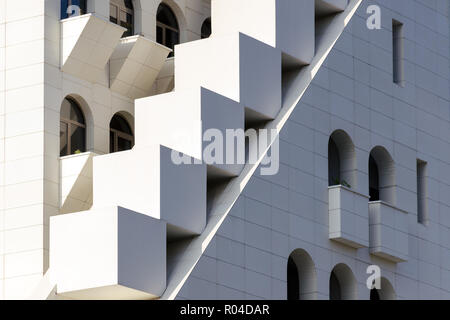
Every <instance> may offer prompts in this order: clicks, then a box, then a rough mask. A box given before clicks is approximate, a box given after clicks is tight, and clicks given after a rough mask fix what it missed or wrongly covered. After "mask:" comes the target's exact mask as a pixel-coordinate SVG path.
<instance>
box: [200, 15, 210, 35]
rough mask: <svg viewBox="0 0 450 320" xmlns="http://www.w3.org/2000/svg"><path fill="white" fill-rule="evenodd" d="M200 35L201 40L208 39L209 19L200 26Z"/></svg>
mask: <svg viewBox="0 0 450 320" xmlns="http://www.w3.org/2000/svg"><path fill="white" fill-rule="evenodd" d="M201 31H202V34H201V37H202V39H206V38H209V36H210V35H211V32H212V30H211V18H208V19H206V20H205V21H204V22H203V24H202V30H201Z"/></svg>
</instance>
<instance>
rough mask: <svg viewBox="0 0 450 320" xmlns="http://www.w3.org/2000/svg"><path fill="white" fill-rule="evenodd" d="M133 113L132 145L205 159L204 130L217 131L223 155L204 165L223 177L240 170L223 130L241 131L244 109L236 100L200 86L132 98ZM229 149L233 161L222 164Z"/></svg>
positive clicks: (240, 165) (206, 142)
mask: <svg viewBox="0 0 450 320" xmlns="http://www.w3.org/2000/svg"><path fill="white" fill-rule="evenodd" d="M135 114H136V123H135V132H136V146H148V145H152V144H162V145H165V146H168V147H170V148H172V149H174V150H177V151H180V152H183V153H185V154H187V155H189V156H191V157H194V158H197V159H200V160H205V159H204V157H203V156H204V150H205V147H206V146H207V145H209V144H210V143H211V141H205V139H204V138H206V135H208V133H211V134H220V135H221V137H219V138H223V140H222V142H223V145H222V146H223V150H221V151H222V154H223V157H220V158H221V159H218V160H219V161H218V162H217V163H214V164H212V163H209V162H207V164H209V165H211V166H214V167H215V168H217V169H218V170H220V171H221V174H223V175H225V176H236V175H238V174H239V173H240V172H241V170H242V168H243V166H244V163H243V162H242V163H239V162H238V159H237V156H236V155H237V152H238V150H236V148H232V149H227V148H226V146H227V145H226V143H227V141H226V140H227V139H226V135H227V130H232V131H235V130H236V129H238V130H241V131H242V132H243V130H244V109H243V107H242V106H241V105H240V104H239V103H237V102H235V101H233V100H231V99H228V98H226V97H224V96H221V95H219V94H216V93H214V92H211V91H209V90H207V89H204V88H197V89H192V90H184V91H181V90H177V91H176V92H171V93H167V94H162V95H157V96H152V97H148V98H143V99H139V100H136V111H135ZM210 129H212V130H210ZM208 130H210V131H209V132H208ZM211 140H214V139H211ZM216 142H217V141H216ZM228 142H231V141H228ZM235 146H237V144H235ZM229 151H233V152H234V157H233V158H234V159H235V160H236V161H231V162H232V163H231V164H226V157H227V152H229ZM229 156H231V155H229ZM217 158H219V157H217ZM220 160H222V161H220ZM219 174H220V173H219Z"/></svg>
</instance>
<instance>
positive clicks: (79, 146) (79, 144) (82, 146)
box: [70, 124, 86, 154]
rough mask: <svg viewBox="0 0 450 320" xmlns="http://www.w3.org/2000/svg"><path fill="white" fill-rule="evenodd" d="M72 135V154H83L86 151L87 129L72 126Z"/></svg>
mask: <svg viewBox="0 0 450 320" xmlns="http://www.w3.org/2000/svg"><path fill="white" fill-rule="evenodd" d="M70 128H71V131H72V132H71V133H72V136H71V137H70V143H71V150H70V153H71V154H77V153H82V152H85V151H86V129H85V128H82V127H79V126H77V125H75V124H71V127H70Z"/></svg>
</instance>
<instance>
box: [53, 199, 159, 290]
mask: <svg viewBox="0 0 450 320" xmlns="http://www.w3.org/2000/svg"><path fill="white" fill-rule="evenodd" d="M50 239H51V240H50V252H51V255H50V268H51V269H52V273H51V277H52V282H53V283H55V284H56V288H57V293H58V294H60V295H62V296H67V297H69V298H76V299H143V298H147V299H148V298H156V297H158V296H160V295H161V294H162V293H163V291H164V289H165V284H166V246H165V239H166V226H165V223H164V222H162V221H158V220H155V219H153V218H151V217H148V216H146V215H143V214H139V213H136V212H133V211H130V210H127V209H124V208H120V207H108V208H102V209H96V210H93V211H86V212H79V213H72V214H67V215H61V216H58V217H52V218H51V235H50Z"/></svg>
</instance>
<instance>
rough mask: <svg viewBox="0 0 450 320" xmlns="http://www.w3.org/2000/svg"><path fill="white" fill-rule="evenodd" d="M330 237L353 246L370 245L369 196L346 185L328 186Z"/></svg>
mask: <svg viewBox="0 0 450 320" xmlns="http://www.w3.org/2000/svg"><path fill="white" fill-rule="evenodd" d="M328 199H329V201H328V206H329V207H328V211H329V229H330V232H329V238H330V239H332V240H334V241H338V242H341V243H344V244H345V245H348V246H350V247H353V248H362V247H368V246H369V208H368V205H367V203H368V201H369V197H368V196H366V195H363V194H360V193H357V192H355V191H353V190H351V189H349V188H346V187H344V186H340V185H339V186H332V187H329V188H328Z"/></svg>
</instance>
